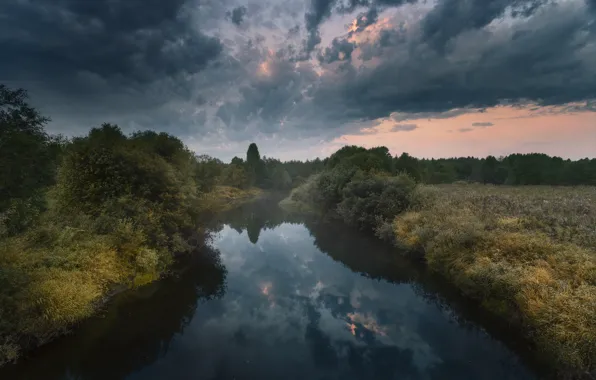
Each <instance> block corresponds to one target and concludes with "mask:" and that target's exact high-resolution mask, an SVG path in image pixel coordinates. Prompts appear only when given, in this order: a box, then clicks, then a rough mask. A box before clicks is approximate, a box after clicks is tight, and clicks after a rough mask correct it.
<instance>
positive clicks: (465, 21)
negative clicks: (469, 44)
mask: <svg viewBox="0 0 596 380" xmlns="http://www.w3.org/2000/svg"><path fill="white" fill-rule="evenodd" d="M549 1H550V0H476V1H461V0H441V1H439V3H438V4H437V6H436V7H435V8H434V9H433V10H432V11H430V13H429V14H428V16H427V17H426V19H425V20H424V23H423V25H422V29H423V34H424V36H423V40H424V41H427V42H429V43H430V44H431V45H432V46H433V47H434V48H436V49H443V48H444V47H445V44H446V43H447V42H448V41H449V40H450V39H451V38H453V37H456V36H458V35H459V34H461V33H462V32H464V31H466V30H477V29H480V28H483V27H485V26H487V25H488V24H490V23H491V22H492V21H493V20H495V19H497V18H499V17H502V16H503V15H504V13H505V10H506V9H507V8H508V7H512V8H513V11H514V13H513V14H514V15H519V16H523V17H528V16H530V15H531V14H532V13H534V12H535V11H536V10H537V9H538V8H539V7H540V5H542V4H545V3H547V2H549Z"/></svg>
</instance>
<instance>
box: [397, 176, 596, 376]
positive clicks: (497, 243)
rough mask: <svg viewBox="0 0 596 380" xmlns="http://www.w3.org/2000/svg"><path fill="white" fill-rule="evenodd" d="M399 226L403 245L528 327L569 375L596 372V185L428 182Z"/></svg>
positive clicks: (541, 347)
mask: <svg viewBox="0 0 596 380" xmlns="http://www.w3.org/2000/svg"><path fill="white" fill-rule="evenodd" d="M393 230H394V233H395V235H396V237H397V239H396V241H397V244H398V245H401V246H402V247H405V248H407V249H408V252H410V254H417V255H422V257H423V258H424V260H425V261H426V263H427V265H428V267H429V268H430V269H431V270H433V271H436V272H438V273H440V274H441V275H443V276H445V277H446V278H447V279H449V280H450V281H451V282H453V283H454V284H455V285H456V286H457V287H458V288H459V289H460V290H461V291H462V292H463V293H465V294H466V295H468V296H470V297H472V298H474V299H477V300H479V302H480V303H481V305H482V307H484V308H486V309H487V310H489V311H491V312H493V313H495V314H497V315H499V316H501V317H502V318H504V319H505V320H507V321H508V322H510V323H511V324H512V325H514V326H517V327H520V328H521V329H522V331H525V333H526V336H527V337H528V338H529V339H530V340H531V341H532V342H533V344H534V345H535V346H536V349H537V350H538V351H539V352H542V353H543V354H544V355H546V357H547V358H548V359H549V360H550V361H551V363H553V364H554V366H555V368H557V369H558V370H559V374H560V376H563V375H564V374H565V375H569V376H577V377H581V376H582V375H585V374H587V373H590V372H591V373H594V371H595V366H596V188H594V187H551V186H520V187H509V186H491V185H478V184H476V185H475V184H462V185H439V186H426V185H422V186H418V187H417V188H416V190H415V191H414V193H413V194H412V204H411V206H410V209H409V211H408V212H406V213H403V214H401V215H398V216H397V217H396V218H395V220H394V222H393Z"/></svg>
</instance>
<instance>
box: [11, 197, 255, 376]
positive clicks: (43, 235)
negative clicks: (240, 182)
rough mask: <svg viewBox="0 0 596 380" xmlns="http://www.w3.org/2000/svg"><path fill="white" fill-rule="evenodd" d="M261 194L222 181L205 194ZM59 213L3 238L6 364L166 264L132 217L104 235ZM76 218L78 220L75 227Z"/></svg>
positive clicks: (224, 202)
mask: <svg viewBox="0 0 596 380" xmlns="http://www.w3.org/2000/svg"><path fill="white" fill-rule="evenodd" d="M260 194H261V190H259V189H249V190H240V189H236V188H232V187H226V186H221V187H217V188H216V190H215V191H214V192H212V193H209V194H205V195H203V199H202V202H201V203H200V205H201V207H202V208H204V210H200V211H201V212H205V211H209V212H218V211H221V210H223V209H226V208H230V207H234V206H236V205H238V204H239V203H242V202H245V201H248V200H250V199H253V198H255V197H257V196H259V195H260ZM52 217H54V216H52V215H50V214H48V215H44V216H42V218H41V219H40V221H39V225H38V226H36V227H35V228H32V229H31V230H29V231H28V232H26V233H24V234H21V235H18V236H15V237H11V238H5V239H0V268H2V270H1V271H0V365H2V364H4V363H6V362H10V361H14V360H16V359H17V358H18V356H19V354H20V353H21V351H22V350H23V349H24V348H29V346H30V347H34V346H37V345H40V344H43V343H45V342H47V341H49V340H51V339H52V338H54V337H56V336H58V335H61V334H63V333H64V332H65V331H66V330H67V329H69V328H71V327H72V326H73V325H74V324H76V323H78V322H80V321H81V320H83V319H85V318H88V317H89V316H91V315H93V314H94V313H95V312H96V311H97V308H98V307H99V306H100V305H101V304H102V303H103V302H104V301H105V299H106V298H107V296H108V294H109V293H110V290H111V289H112V288H113V287H114V286H116V285H125V287H138V286H142V285H145V284H148V283H150V282H152V281H155V280H157V279H158V278H159V277H160V274H161V273H162V272H163V271H164V270H167V263H166V264H164V262H163V261H164V260H163V257H161V256H160V255H159V253H158V252H157V251H156V250H154V249H151V248H148V247H147V246H146V244H147V242H146V240H147V239H146V237H145V236H144V234H143V233H142V231H140V230H139V229H138V228H136V227H135V225H134V223H133V222H132V221H131V220H110V223H112V224H113V225H115V226H116V228H115V230H114V231H112V232H110V233H109V234H106V235H100V234H98V233H95V232H92V229H90V228H87V227H86V224H85V222H84V221H83V222H81V221H75V220H74V219H75V218H77V217H78V216H76V215H73V216H72V220H69V221H66V222H65V221H63V220H60V223H54V222H53V221H52V219H51V218H52ZM151 217H152V216H151V215H148V218H151ZM70 222H72V225H77V228H73V227H68V225H69V224H70ZM65 225H66V226H65ZM180 239H182V238H180ZM180 244H184V242H180ZM162 256H163V255H162ZM166 256H167V255H166ZM160 257H161V258H160ZM168 257H169V256H168ZM125 287H124V288H125ZM23 342H29V343H26V344H25V346H26V347H23V346H24V343H23Z"/></svg>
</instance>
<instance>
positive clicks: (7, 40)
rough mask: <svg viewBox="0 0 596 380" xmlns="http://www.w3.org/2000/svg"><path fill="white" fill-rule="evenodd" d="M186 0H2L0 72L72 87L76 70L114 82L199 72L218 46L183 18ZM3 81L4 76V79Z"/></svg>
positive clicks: (137, 81)
mask: <svg viewBox="0 0 596 380" xmlns="http://www.w3.org/2000/svg"><path fill="white" fill-rule="evenodd" d="M184 5H185V1H183V0H173V1H167V2H164V1H159V0H149V1H145V0H128V1H124V0H120V1H109V0H97V1H54V0H38V1H35V2H26V1H18V0H8V3H7V2H3V11H2V12H3V14H4V15H5V16H6V18H5V21H4V22H3V23H2V24H1V25H0V36H1V37H0V40H1V41H2V46H3V52H4V53H5V54H7V56H10V57H11V59H3V60H2V61H1V63H0V72H1V73H2V74H3V76H4V75H5V76H7V77H9V78H10V79H12V80H19V79H26V80H46V79H48V78H52V79H53V80H54V81H55V83H56V84H57V85H63V86H69V85H75V84H73V83H69V82H72V81H71V78H72V76H73V74H76V73H82V72H84V73H90V74H92V75H96V76H97V77H99V78H100V79H104V80H108V81H111V82H112V83H114V84H122V85H128V84H131V83H141V84H142V83H147V82H151V81H153V80H154V79H155V78H156V77H161V76H171V75H176V74H180V73H190V74H192V73H195V72H197V71H199V70H200V69H202V68H203V67H204V66H205V65H206V64H207V62H209V60H211V59H213V58H214V57H216V56H217V55H218V54H219V53H220V52H221V44H220V43H219V41H217V40H216V39H213V38H210V37H207V36H205V35H203V34H201V33H198V32H195V31H194V30H192V29H191V27H190V26H189V23H188V20H184V17H183V16H182V15H181V12H180V11H181V10H182V8H183V6H184ZM3 79H4V78H3Z"/></svg>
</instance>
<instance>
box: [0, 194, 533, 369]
mask: <svg viewBox="0 0 596 380" xmlns="http://www.w3.org/2000/svg"><path fill="white" fill-rule="evenodd" d="M215 224H216V226H215V230H216V231H217V232H216V233H215V235H214V238H213V241H212V243H211V245H212V247H211V253H213V254H215V255H212V256H210V257H209V258H196V259H195V260H194V261H193V263H191V264H190V265H189V266H188V268H187V270H186V271H184V272H182V273H181V274H179V275H178V276H175V277H173V278H170V279H166V280H163V281H160V282H158V283H155V284H152V285H149V286H147V287H144V288H141V289H140V290H138V291H134V292H128V293H124V294H121V295H119V296H117V297H116V298H115V299H114V301H113V302H112V303H110V304H109V305H108V307H107V309H106V312H105V313H104V314H103V315H102V317H98V318H93V319H91V320H89V321H88V322H86V323H84V324H83V325H82V326H81V328H79V329H77V330H76V331H75V333H74V334H73V335H71V336H68V337H66V338H63V339H59V340H58V341H56V342H55V343H52V344H49V345H47V346H46V347H43V348H42V349H40V350H39V351H37V352H35V353H34V354H33V355H32V357H31V358H29V359H28V360H26V361H23V362H21V363H20V364H18V365H16V366H11V367H7V368H6V369H4V370H3V371H0V378H2V379H41V378H43V379H166V378H167V379H282V378H283V379H532V378H534V375H533V374H532V372H531V371H530V370H528V369H527V368H526V366H525V365H524V364H523V363H522V360H521V359H520V358H519V356H518V355H517V354H516V353H514V352H513V351H512V350H511V349H510V348H508V346H507V345H506V344H504V343H503V342H502V341H501V340H500V339H496V338H495V337H494V333H493V334H492V335H491V334H489V333H488V332H487V329H486V328H487V327H490V326H486V325H484V323H489V322H488V321H486V322H483V321H482V320H481V319H478V318H473V317H472V318H470V316H469V315H463V314H466V312H465V309H466V308H465V307H464V308H462V305H461V304H457V305H455V303H456V302H457V299H454V298H450V297H449V296H446V295H445V294H443V291H442V289H441V286H440V285H436V284H437V283H434V284H435V285H434V286H433V283H432V282H431V281H428V274H426V273H423V272H421V271H420V269H419V268H416V267H415V266H413V265H412V264H411V263H408V262H407V261H406V260H403V259H401V258H400V257H399V256H398V255H396V254H395V252H391V250H392V249H391V248H389V247H387V246H385V245H383V244H382V243H380V242H379V241H377V240H376V239H375V238H374V237H367V236H364V235H361V234H359V233H357V232H355V231H353V230H350V229H348V228H347V227H345V226H343V225H340V224H334V223H326V222H322V221H315V220H311V219H309V218H304V217H299V216H292V215H288V214H285V213H283V212H281V211H280V210H278V209H276V208H275V206H272V205H270V204H259V203H257V204H253V205H249V206H245V207H243V208H240V209H238V210H235V211H233V212H231V213H228V214H224V215H221V216H220V217H219V218H218V220H217V221H216V223H215ZM448 300H453V302H454V305H453V307H452V305H450V304H449V303H448V302H450V301H448ZM464 306H465V305H464ZM489 330H490V329H489ZM503 339H504V340H506V339H505V337H503ZM509 346H511V344H509Z"/></svg>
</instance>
